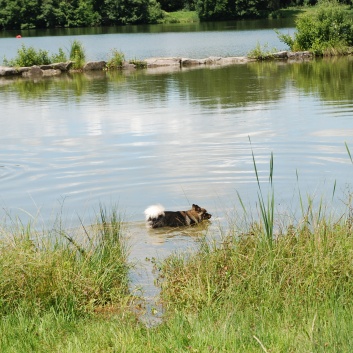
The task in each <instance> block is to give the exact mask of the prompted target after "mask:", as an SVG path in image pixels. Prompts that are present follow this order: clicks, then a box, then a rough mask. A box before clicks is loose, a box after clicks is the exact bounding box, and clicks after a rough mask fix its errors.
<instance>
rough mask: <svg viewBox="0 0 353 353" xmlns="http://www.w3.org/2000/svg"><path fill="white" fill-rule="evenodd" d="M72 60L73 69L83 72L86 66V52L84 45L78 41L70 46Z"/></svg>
mask: <svg viewBox="0 0 353 353" xmlns="http://www.w3.org/2000/svg"><path fill="white" fill-rule="evenodd" d="M69 56H70V60H72V61H73V65H72V67H73V69H74V70H81V69H82V68H83V66H84V64H85V60H86V52H85V49H84V47H83V45H82V43H81V42H80V41H78V40H74V41H72V43H71V46H70V54H69Z"/></svg>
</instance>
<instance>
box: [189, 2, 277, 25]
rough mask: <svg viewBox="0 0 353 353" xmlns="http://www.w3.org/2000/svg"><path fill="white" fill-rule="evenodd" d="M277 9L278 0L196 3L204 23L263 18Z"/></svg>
mask: <svg viewBox="0 0 353 353" xmlns="http://www.w3.org/2000/svg"><path fill="white" fill-rule="evenodd" d="M277 8H278V2H277V1H276V0H271V1H266V0H198V1H197V3H196V10H197V12H198V15H199V17H200V19H201V20H202V21H209V20H226V19H237V18H255V17H262V16H264V15H265V14H267V13H268V12H270V11H273V10H276V9H277Z"/></svg>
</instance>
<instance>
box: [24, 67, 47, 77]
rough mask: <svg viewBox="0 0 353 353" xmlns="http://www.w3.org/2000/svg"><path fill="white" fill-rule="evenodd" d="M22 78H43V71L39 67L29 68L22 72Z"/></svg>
mask: <svg viewBox="0 0 353 353" xmlns="http://www.w3.org/2000/svg"><path fill="white" fill-rule="evenodd" d="M22 76H23V77H42V76H43V70H42V69H41V68H40V67H39V66H36V65H34V66H32V67H31V68H29V70H27V71H23V72H22Z"/></svg>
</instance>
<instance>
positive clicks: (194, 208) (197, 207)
mask: <svg viewBox="0 0 353 353" xmlns="http://www.w3.org/2000/svg"><path fill="white" fill-rule="evenodd" d="M192 209H193V210H195V211H196V212H201V207H200V206H198V205H195V204H192Z"/></svg>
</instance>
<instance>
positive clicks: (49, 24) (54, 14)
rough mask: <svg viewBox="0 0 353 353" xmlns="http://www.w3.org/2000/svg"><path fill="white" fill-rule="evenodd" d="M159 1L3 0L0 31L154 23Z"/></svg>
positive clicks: (157, 16) (159, 16)
mask: <svg viewBox="0 0 353 353" xmlns="http://www.w3.org/2000/svg"><path fill="white" fill-rule="evenodd" d="M161 16H162V10H161V7H160V5H159V3H157V1H156V0H104V1H101V0H38V1H34V0H0V28H3V29H27V28H53V27H85V26H94V25H113V24H114V25H115V24H127V23H153V22H156V21H157V20H158V19H159V18H161Z"/></svg>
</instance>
